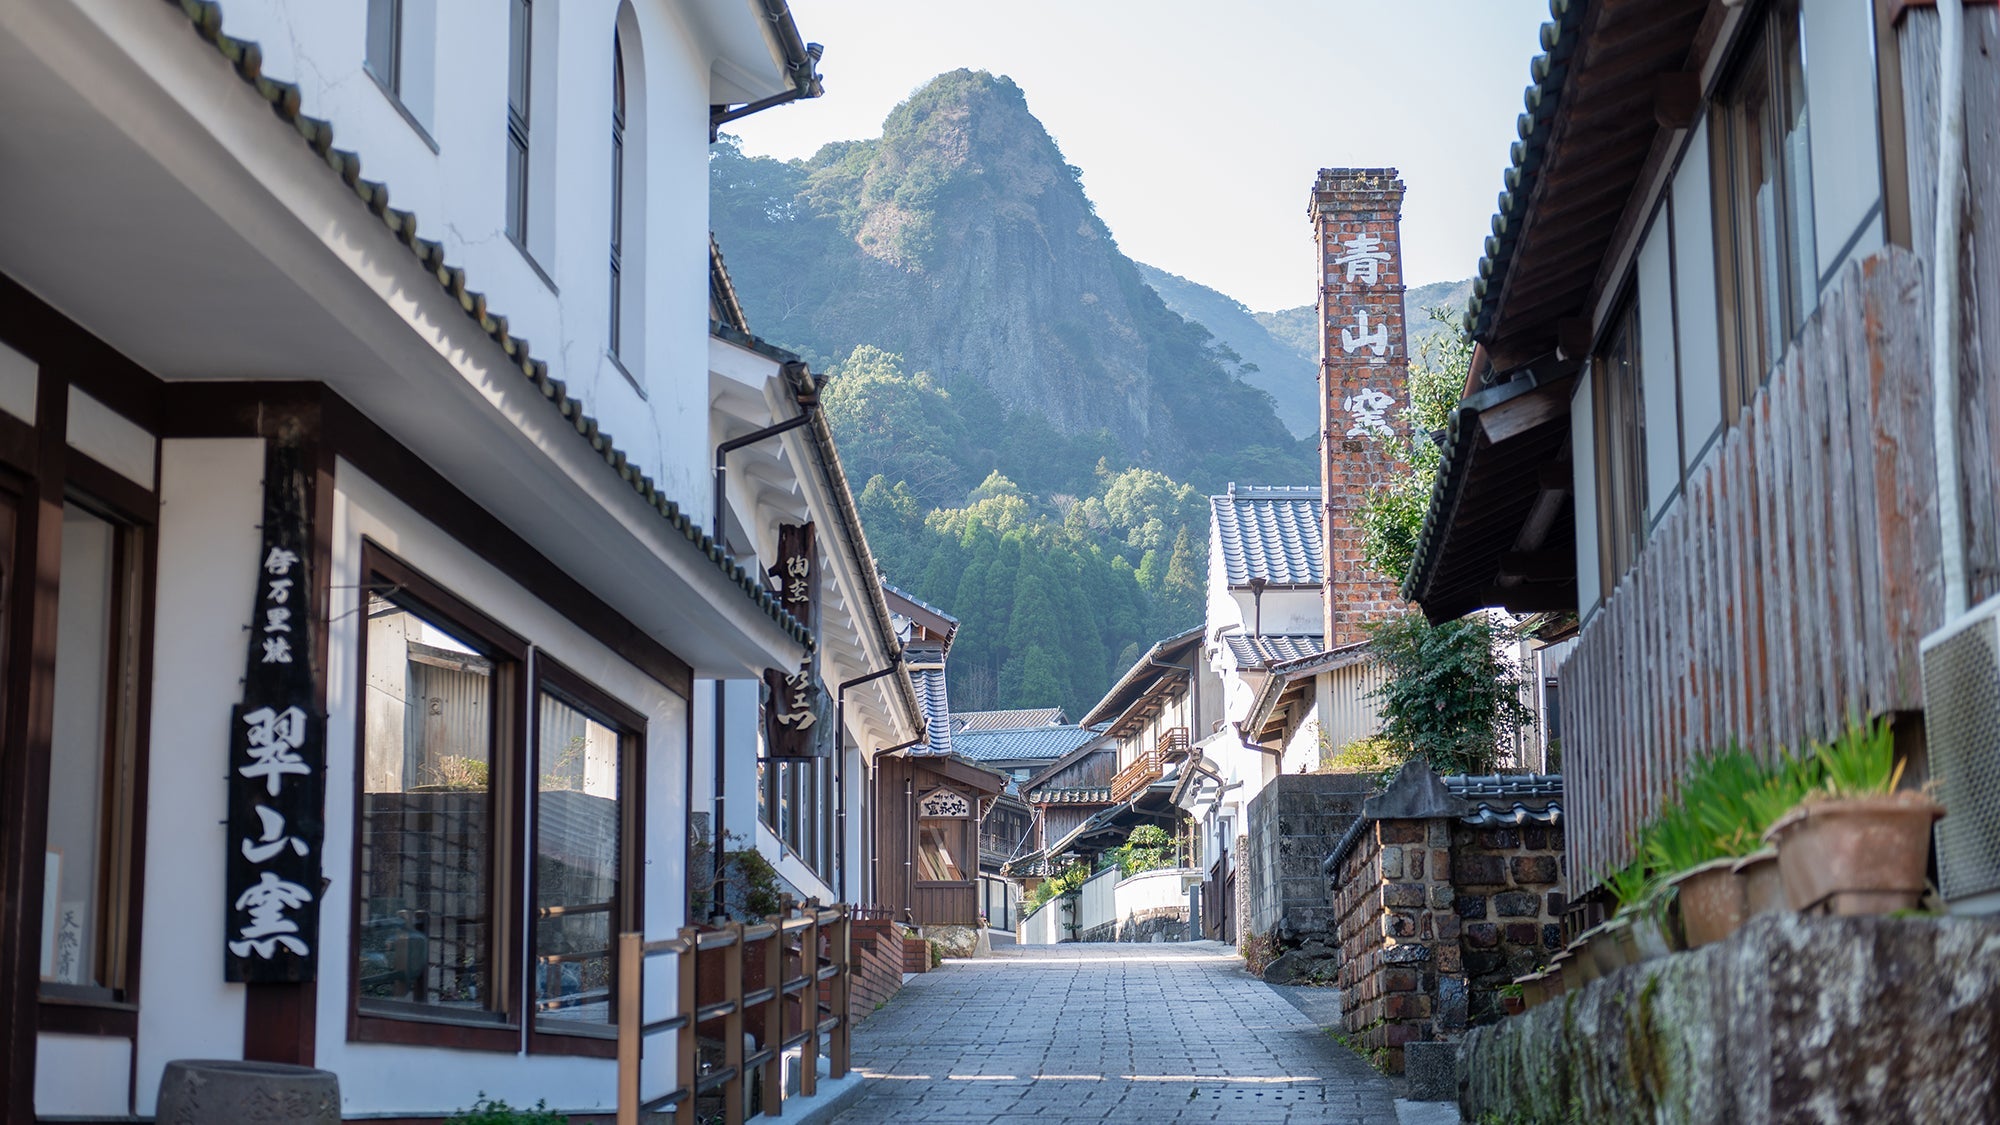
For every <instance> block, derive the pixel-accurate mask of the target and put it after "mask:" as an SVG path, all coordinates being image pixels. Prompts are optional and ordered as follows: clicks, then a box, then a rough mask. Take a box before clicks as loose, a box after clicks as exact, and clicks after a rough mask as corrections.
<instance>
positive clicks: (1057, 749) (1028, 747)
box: [951, 726, 1097, 762]
mask: <svg viewBox="0 0 2000 1125" xmlns="http://www.w3.org/2000/svg"><path fill="white" fill-rule="evenodd" d="M1096 737H1097V732H1096V731H1094V730H1091V729H1090V728H1088V727H1079V726H1059V727H1031V728H1027V729H1015V730H973V729H967V730H958V731H953V732H952V735H951V748H952V749H953V750H956V751H958V752H959V753H960V754H962V755H964V756H965V757H967V758H970V759H972V760H973V761H975V762H1029V761H1046V762H1053V761H1055V760H1056V759H1057V758H1060V757H1062V756H1063V755H1064V754H1067V753H1069V752H1070V751H1072V750H1074V749H1076V748H1077V747H1079V746H1082V745H1083V744H1084V743H1086V742H1089V741H1090V740H1091V739H1093V738H1096Z"/></svg>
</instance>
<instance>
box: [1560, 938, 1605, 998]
mask: <svg viewBox="0 0 2000 1125" xmlns="http://www.w3.org/2000/svg"><path fill="white" fill-rule="evenodd" d="M1564 952H1565V953H1568V954H1569V960H1567V961H1564V962H1563V975H1564V976H1565V977H1567V978H1569V987H1570V988H1587V987H1589V985H1590V982H1591V981H1594V980H1596V979H1597V976H1598V973H1597V958H1595V957H1592V956H1591V955H1590V940H1589V935H1585V936H1583V937H1579V938H1577V939H1576V940H1575V941H1573V942H1570V943H1569V948H1568V949H1566V950H1564Z"/></svg>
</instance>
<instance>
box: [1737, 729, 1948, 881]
mask: <svg viewBox="0 0 2000 1125" xmlns="http://www.w3.org/2000/svg"><path fill="white" fill-rule="evenodd" d="M1815 756H1816V758H1817V759H1818V763H1819V769H1820V783H1819V785H1818V786H1817V787H1816V788H1815V789H1814V790H1813V791H1812V792H1811V793H1809V794H1808V795H1807V796H1806V798H1805V799H1804V800H1803V801H1801V802H1800V803H1799V804H1798V806H1797V807H1795V808H1793V809H1792V810H1791V811H1790V812H1788V813H1786V814H1785V815H1784V816H1782V817H1780V818H1779V819H1778V821H1777V823H1775V824H1773V825H1771V827H1770V829H1769V831H1767V832H1766V833H1765V834H1764V836H1765V839H1767V840H1769V841H1770V842H1771V843H1773V844H1775V845H1777V849H1778V871H1779V875H1780V877H1781V879H1782V880H1783V882H1784V887H1785V897H1786V898H1787V899H1788V900H1789V901H1790V903H1791V906H1792V909H1794V910H1802V911H1803V910H1815V911H1820V910H1823V911H1825V912H1826V913H1830V914H1886V913H1891V912H1893V911H1897V910H1907V909H1910V908H1912V907H1915V906H1916V905H1917V904H1918V903H1919V902H1920V901H1921V900H1922V898H1923V895H1924V872H1925V867H1926V865H1927V861H1928V860H1929V857H1930V844H1931V825H1932V824H1934V823H1936V822H1937V820H1938V819H1939V818H1940V817H1942V816H1944V813H1945V810H1944V806H1942V805H1940V804H1938V803H1937V802H1936V801H1934V800H1932V799H1931V798H1930V797H1929V796H1928V795H1926V794H1924V793H1921V792H1917V791H1912V790H1901V791H1899V790H1898V789H1897V784H1898V783H1899V782H1901V781H1902V778H1903V764H1902V763H1900V762H1898V761H1896V746H1895V738H1894V736H1893V735H1892V734H1891V733H1890V730H1889V725H1888V723H1887V722H1885V721H1882V720H1877V721H1876V722H1874V723H1872V724H1869V725H1867V726H1863V725H1861V724H1859V723H1856V724H1852V725H1850V726H1849V727H1848V729H1847V732H1846V733H1845V734H1843V735H1841V736H1840V737H1839V738H1837V739H1835V740H1834V741H1833V742H1832V743H1830V744H1823V745H1821V746H1819V747H1817V748H1816V749H1815Z"/></svg>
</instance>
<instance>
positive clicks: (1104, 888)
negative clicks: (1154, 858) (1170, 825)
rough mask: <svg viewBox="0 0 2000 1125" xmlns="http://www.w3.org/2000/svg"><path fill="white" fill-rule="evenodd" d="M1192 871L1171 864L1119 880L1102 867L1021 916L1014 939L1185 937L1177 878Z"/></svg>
mask: <svg viewBox="0 0 2000 1125" xmlns="http://www.w3.org/2000/svg"><path fill="white" fill-rule="evenodd" d="M1196 874H1197V872H1195V871H1193V870H1192V869H1188V868H1178V867H1176V868H1167V869H1165V870H1160V871H1145V872H1141V873H1139V874H1137V875H1134V876H1132V877H1131V878H1129V879H1122V878H1120V877H1119V875H1118V869H1117V868H1115V867H1113V868H1106V869H1105V870H1103V871H1100V872H1098V873H1097V874H1095V875H1093V876H1091V877H1090V879H1089V881H1087V882H1085V883H1084V884H1083V887H1082V888H1081V889H1080V890H1078V891H1077V892H1076V894H1075V895H1074V896H1073V897H1071V898H1070V899H1067V900H1065V899H1054V900H1051V901H1050V902H1048V903H1047V904H1045V905H1044V906H1043V907H1042V908H1041V909H1040V910H1037V911H1035V912H1034V913H1032V914H1029V915H1027V916H1025V917H1023V918H1022V919H1021V926H1020V929H1019V930H1018V931H1017V932H1016V935H1015V940H1016V941H1017V942H1019V943H1020V944H1022V945H1053V944H1055V943H1056V942H1059V941H1123V942H1150V941H1186V940H1188V906H1187V891H1186V890H1184V889H1183V883H1182V879H1183V877H1184V876H1194V875H1196ZM1072 911H1073V912H1074V913H1071V912H1072ZM1072 923H1074V933H1073V935H1072V930H1071V924H1072Z"/></svg>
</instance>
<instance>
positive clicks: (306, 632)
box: [223, 440, 326, 983]
mask: <svg viewBox="0 0 2000 1125" xmlns="http://www.w3.org/2000/svg"><path fill="white" fill-rule="evenodd" d="M306 471H307V470H306V464H305V458H304V456H303V454H302V451H301V450H300V449H299V447H298V446H297V445H295V444H288V443H285V442H283V441H281V440H274V441H272V442H270V443H269V444H268V446H267V447H266V450H265V454H264V523H263V539H262V542H261V543H260V545H259V547H258V552H257V589H256V595H255V598H254V599H253V601H252V603H251V615H250V644H249V660H248V665H247V668H246V670H245V672H244V675H243V702H242V704H241V705H239V706H237V707H235V708H234V709H233V710H231V712H230V716H229V729H230V735H229V782H228V784H229V836H228V840H229V845H228V846H229V858H228V868H227V875H226V878H227V880H228V886H227V891H226V893H225V895H224V898H223V901H224V903H225V906H226V909H227V911H228V916H227V918H226V919H225V921H224V928H223V941H224V960H223V978H224V979H225V980H229V981H243V982H253V983H255V982H274V981H276V982H293V981H310V980H313V979H315V977H316V975H317V970H318V952H317V949H316V948H315V945H316V943H317V942H318V939H319V893H320V846H321V844H322V843H323V841H324V839H325V835H326V827H325V824H324V820H323V818H324V809H325V791H324V789H325V778H326V718H325V716H323V715H321V714H320V713H319V712H318V710H317V708H316V706H315V701H316V694H317V693H316V691H315V685H314V679H313V668H312V661H313V658H314V655H315V653H316V649H315V648H314V646H313V617H312V590H313V585H312V580H311V575H310V572H309V566H308V559H309V555H310V544H309V542H308V539H309V536H308V527H309V512H310V509H309V508H308V506H307V500H306Z"/></svg>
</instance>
